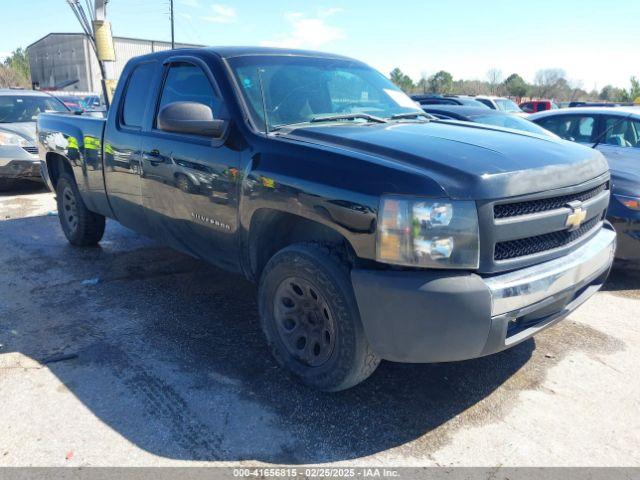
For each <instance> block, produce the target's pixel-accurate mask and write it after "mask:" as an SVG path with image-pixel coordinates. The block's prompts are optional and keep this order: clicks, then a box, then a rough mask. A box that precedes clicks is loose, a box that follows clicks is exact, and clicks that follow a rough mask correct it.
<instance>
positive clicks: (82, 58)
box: [27, 33, 202, 93]
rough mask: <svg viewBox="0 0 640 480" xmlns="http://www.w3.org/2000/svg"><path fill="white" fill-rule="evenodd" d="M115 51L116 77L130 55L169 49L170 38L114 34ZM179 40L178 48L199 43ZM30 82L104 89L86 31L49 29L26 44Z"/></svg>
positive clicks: (75, 88)
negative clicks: (70, 31) (75, 31)
mask: <svg viewBox="0 0 640 480" xmlns="http://www.w3.org/2000/svg"><path fill="white" fill-rule="evenodd" d="M113 45H114V49H115V52H116V61H115V74H116V80H117V79H118V78H119V77H120V74H121V73H122V69H123V68H124V66H125V64H126V63H127V61H129V59H131V58H133V57H136V56H138V55H145V54H147V53H152V52H159V51H161V50H169V49H170V48H171V43H170V42H162V41H157V40H142V39H137V38H126V37H113ZM200 46H202V45H191V44H186V43H176V48H188V47H200ZM27 55H28V57H29V66H30V67H31V83H32V84H33V85H34V87H36V88H41V89H54V88H55V87H56V86H60V85H64V84H66V83H71V82H74V81H75V80H77V82H75V83H73V84H71V85H68V86H66V87H64V88H63V90H65V91H68V92H96V93H99V92H101V91H102V87H101V83H100V67H99V65H98V60H97V58H96V55H95V52H94V51H93V48H92V47H91V44H90V43H89V40H88V38H87V36H86V35H85V34H84V33H50V34H48V35H46V36H44V37H42V38H41V39H40V40H37V41H36V42H34V43H32V44H31V45H29V46H28V47H27Z"/></svg>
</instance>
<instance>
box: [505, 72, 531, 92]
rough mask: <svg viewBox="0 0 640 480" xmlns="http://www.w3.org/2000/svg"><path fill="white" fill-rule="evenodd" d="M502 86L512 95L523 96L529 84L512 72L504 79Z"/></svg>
mask: <svg viewBox="0 0 640 480" xmlns="http://www.w3.org/2000/svg"><path fill="white" fill-rule="evenodd" d="M504 88H505V90H506V91H507V93H508V94H509V95H511V96H513V97H518V98H520V97H524V96H525V95H526V94H527V92H528V91H529V86H528V85H527V82H525V81H524V79H523V78H522V77H521V76H520V75H518V74H517V73H512V74H511V75H509V76H508V77H507V79H506V80H505V81H504Z"/></svg>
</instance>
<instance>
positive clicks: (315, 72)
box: [229, 55, 422, 131]
mask: <svg viewBox="0 0 640 480" xmlns="http://www.w3.org/2000/svg"><path fill="white" fill-rule="evenodd" d="M229 64H230V65H231V69H232V71H233V74H234V75H235V77H236V80H237V82H238V84H239V85H240V88H241V90H242V94H243V96H244V99H245V101H246V103H247V105H248V107H249V110H250V113H251V116H252V118H253V121H254V122H255V124H256V125H257V126H258V128H260V129H261V130H265V123H266V130H268V131H273V130H276V129H277V128H279V127H282V126H285V125H292V124H298V123H307V122H311V120H313V119H315V121H317V120H318V119H319V118H322V117H331V116H335V115H344V116H347V117H348V116H349V114H361V115H360V117H359V118H340V119H338V121H343V122H350V123H366V122H367V119H366V118H365V117H366V115H370V116H374V117H379V118H386V119H389V118H390V117H391V116H393V115H398V114H403V113H409V112H415V113H422V110H421V109H420V108H418V106H417V105H416V104H415V103H414V102H413V100H411V99H410V98H409V97H408V96H407V95H406V94H405V93H404V92H402V91H401V90H400V89H398V88H397V87H396V86H395V85H394V84H393V83H391V82H390V81H389V80H388V79H387V78H385V77H384V76H383V75H382V74H381V73H379V72H377V71H375V70H373V69H372V68H370V67H367V66H366V65H364V64H362V63H359V62H356V61H352V60H342V59H329V58H314V57H298V56H279V55H274V56H258V55H256V56H246V57H236V58H232V59H230V61H229ZM262 92H264V102H263V97H262ZM265 110H266V117H267V118H266V122H265ZM354 117H355V115H354ZM335 120H336V119H335V118H334V121H335Z"/></svg>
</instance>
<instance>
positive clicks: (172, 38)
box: [169, 0, 176, 50]
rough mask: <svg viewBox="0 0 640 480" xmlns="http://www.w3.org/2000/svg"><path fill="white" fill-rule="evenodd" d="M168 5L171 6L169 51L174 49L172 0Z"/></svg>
mask: <svg viewBox="0 0 640 480" xmlns="http://www.w3.org/2000/svg"><path fill="white" fill-rule="evenodd" d="M169 5H170V6H171V50H174V49H175V48H176V39H175V36H174V25H173V0H169Z"/></svg>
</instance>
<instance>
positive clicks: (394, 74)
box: [389, 67, 414, 92]
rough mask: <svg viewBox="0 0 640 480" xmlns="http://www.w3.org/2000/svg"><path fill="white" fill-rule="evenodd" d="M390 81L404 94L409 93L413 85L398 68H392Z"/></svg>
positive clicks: (407, 76) (408, 77)
mask: <svg viewBox="0 0 640 480" xmlns="http://www.w3.org/2000/svg"><path fill="white" fill-rule="evenodd" d="M389 78H390V80H391V81H392V82H393V83H395V84H396V86H397V87H398V88H400V89H401V90H404V91H405V92H410V91H411V90H412V89H413V87H414V85H413V80H411V77H410V76H409V75H406V74H405V73H403V72H402V70H400V69H399V68H398V67H396V68H394V69H393V70H392V71H391V73H390V74H389Z"/></svg>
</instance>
